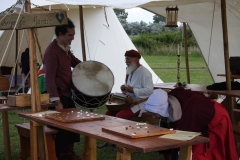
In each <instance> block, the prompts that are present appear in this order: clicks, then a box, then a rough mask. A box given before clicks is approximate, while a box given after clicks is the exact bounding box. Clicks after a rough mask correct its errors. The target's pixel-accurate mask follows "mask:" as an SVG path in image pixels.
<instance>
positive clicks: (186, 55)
mask: <svg viewBox="0 0 240 160" xmlns="http://www.w3.org/2000/svg"><path fill="white" fill-rule="evenodd" d="M183 32H184V33H183V34H184V49H185V61H186V73H187V83H188V84H190V72H189V60H188V44H187V26H186V22H183Z"/></svg>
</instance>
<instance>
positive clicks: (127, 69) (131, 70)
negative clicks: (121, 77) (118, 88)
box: [126, 63, 137, 74]
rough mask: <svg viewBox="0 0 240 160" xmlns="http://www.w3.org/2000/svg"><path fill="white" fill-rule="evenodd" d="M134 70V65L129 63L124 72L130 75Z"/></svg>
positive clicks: (135, 67) (135, 66)
mask: <svg viewBox="0 0 240 160" xmlns="http://www.w3.org/2000/svg"><path fill="white" fill-rule="evenodd" d="M136 69H137V65H136V63H131V64H129V66H127V68H126V72H127V74H130V73H132V72H133V71H135V70H136Z"/></svg>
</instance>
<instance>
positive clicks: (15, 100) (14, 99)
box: [7, 93, 50, 107]
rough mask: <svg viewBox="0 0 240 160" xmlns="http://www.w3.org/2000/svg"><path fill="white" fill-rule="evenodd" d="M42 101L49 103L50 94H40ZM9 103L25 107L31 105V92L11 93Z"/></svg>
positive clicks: (42, 102)
mask: <svg viewBox="0 0 240 160" xmlns="http://www.w3.org/2000/svg"><path fill="white" fill-rule="evenodd" d="M40 103H41V104H49V103H50V101H49V94H48V93H45V94H40ZM7 104H8V105H9V106H17V107H25V106H31V94H20V95H9V96H8V100H7Z"/></svg>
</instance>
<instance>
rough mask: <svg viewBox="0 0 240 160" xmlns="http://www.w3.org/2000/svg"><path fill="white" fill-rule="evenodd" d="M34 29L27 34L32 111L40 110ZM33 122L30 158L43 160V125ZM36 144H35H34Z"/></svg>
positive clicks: (27, 6)
mask: <svg viewBox="0 0 240 160" xmlns="http://www.w3.org/2000/svg"><path fill="white" fill-rule="evenodd" d="M30 4H31V2H30V0H28V1H27V4H26V11H27V12H29V13H31V5H30ZM33 30H34V29H28V35H29V52H30V53H29V55H30V57H29V58H30V59H29V61H30V82H31V83H30V84H31V85H30V86H31V106H32V111H33V112H35V111H41V105H40V93H39V87H38V79H37V61H36V46H35V40H34V35H33V34H34V33H33ZM34 124H35V122H32V123H31V127H30V133H31V136H30V137H31V158H32V159H33V160H38V159H39V160H45V159H46V154H45V145H43V144H44V143H41V142H44V139H45V138H43V137H44V136H45V135H44V134H43V129H44V128H43V126H36V125H34ZM36 144H37V145H36Z"/></svg>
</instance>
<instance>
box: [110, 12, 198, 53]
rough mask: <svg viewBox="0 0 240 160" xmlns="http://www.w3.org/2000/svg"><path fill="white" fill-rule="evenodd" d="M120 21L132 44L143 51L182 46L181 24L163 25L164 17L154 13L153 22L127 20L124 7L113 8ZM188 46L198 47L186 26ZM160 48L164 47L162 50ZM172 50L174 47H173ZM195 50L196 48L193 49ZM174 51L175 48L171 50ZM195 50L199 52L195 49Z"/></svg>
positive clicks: (159, 50) (156, 50) (149, 51)
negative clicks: (173, 25) (174, 25)
mask: <svg viewBox="0 0 240 160" xmlns="http://www.w3.org/2000/svg"><path fill="white" fill-rule="evenodd" d="M114 12H115V14H116V15H117V17H118V19H119V21H120V23H121V24H122V26H123V28H124V30H125V31H126V33H127V34H128V35H129V37H130V38H131V40H132V42H133V44H134V45H135V46H136V47H137V48H138V49H141V50H143V51H144V53H147V54H150V53H153V52H154V53H156V52H161V53H164V52H165V51H166V52H168V53H167V54H169V50H166V47H167V48H169V49H170V50H171V49H173V48H175V49H176V47H177V46H178V45H180V46H181V47H184V46H183V45H184V43H183V26H182V25H180V26H179V27H174V28H172V27H165V20H166V19H165V17H162V16H159V15H154V16H153V23H151V22H150V23H146V22H143V21H141V22H127V17H128V13H127V12H125V10H124V9H114ZM187 41H188V47H190V48H198V46H197V43H196V40H195V37H194V36H193V34H192V32H191V30H190V29H189V28H187ZM161 48H165V49H164V50H165V51H163V50H162V49H161ZM173 50H174V49H173ZM195 50H196V49H195ZM173 52H175V50H174V51H173ZM197 52H199V51H198V50H197Z"/></svg>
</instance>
